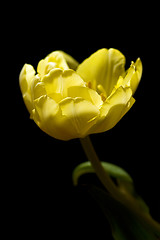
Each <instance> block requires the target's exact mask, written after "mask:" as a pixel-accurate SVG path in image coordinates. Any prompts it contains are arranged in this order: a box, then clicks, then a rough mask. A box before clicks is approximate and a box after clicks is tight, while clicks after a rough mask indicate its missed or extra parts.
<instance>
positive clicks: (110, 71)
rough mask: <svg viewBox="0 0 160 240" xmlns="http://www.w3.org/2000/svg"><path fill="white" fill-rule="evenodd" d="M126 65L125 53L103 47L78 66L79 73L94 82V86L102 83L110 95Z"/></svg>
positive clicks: (94, 87) (86, 79)
mask: <svg viewBox="0 0 160 240" xmlns="http://www.w3.org/2000/svg"><path fill="white" fill-rule="evenodd" d="M124 65H125V57H124V55H123V54H122V53H121V52H119V51H118V50H116V49H109V50H107V49H101V50H98V51H97V52H95V53H94V54H92V55H91V56H90V57H89V58H88V59H86V60H85V61H84V62H82V64H80V65H79V66H78V69H77V73H78V74H79V75H80V76H81V77H82V78H83V79H84V80H85V81H86V82H91V83H92V88H93V89H96V85H102V86H103V87H104V89H105V91H106V93H107V96H109V95H110V93H111V92H112V89H113V87H114V85H115V84H116V83H117V80H118V78H119V76H120V75H123V74H124V72H125V70H124Z"/></svg>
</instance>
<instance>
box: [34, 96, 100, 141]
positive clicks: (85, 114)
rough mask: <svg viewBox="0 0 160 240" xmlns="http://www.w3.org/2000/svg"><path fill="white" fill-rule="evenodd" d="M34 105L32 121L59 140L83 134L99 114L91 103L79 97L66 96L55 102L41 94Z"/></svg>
mask: <svg viewBox="0 0 160 240" xmlns="http://www.w3.org/2000/svg"><path fill="white" fill-rule="evenodd" d="M34 105H35V109H34V110H33V119H34V121H35V122H36V123H37V125H38V126H39V127H40V128H41V129H42V130H43V131H44V132H46V133H47V134H49V135H50V136H52V137H54V138H57V139H60V140H69V139H73V138H78V137H82V136H84V135H85V134H86V133H87V131H88V130H89V128H91V127H92V126H93V125H94V124H95V123H96V118H97V116H98V114H99V110H98V109H97V108H96V107H95V106H94V105H93V104H91V103H89V102H87V101H85V100H83V99H80V98H77V99H72V98H66V99H64V100H63V101H61V102H60V104H57V103H56V102H55V101H54V100H53V99H51V98H50V97H48V96H41V97H40V98H38V99H36V100H35V101H34Z"/></svg>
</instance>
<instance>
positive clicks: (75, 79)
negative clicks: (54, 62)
mask: <svg viewBox="0 0 160 240" xmlns="http://www.w3.org/2000/svg"><path fill="white" fill-rule="evenodd" d="M42 82H43V83H44V84H45V88H46V91H47V94H48V96H50V97H52V98H53V99H55V100H56V101H60V100H62V99H63V98H65V97H68V88H70V87H72V86H85V83H84V81H83V80H82V78H81V77H80V76H79V75H78V74H77V73H76V72H74V71H73V70H71V69H69V70H65V71H63V70H61V69H53V70H51V71H50V73H49V74H47V75H45V76H44V78H43V79H42ZM54 97H56V98H54ZM57 97H58V98H57Z"/></svg>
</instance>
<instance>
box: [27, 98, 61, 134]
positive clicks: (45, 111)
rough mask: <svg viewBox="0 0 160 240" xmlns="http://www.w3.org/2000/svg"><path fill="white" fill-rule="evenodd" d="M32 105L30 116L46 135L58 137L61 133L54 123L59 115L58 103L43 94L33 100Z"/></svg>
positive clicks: (58, 119)
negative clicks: (33, 107)
mask: <svg viewBox="0 0 160 240" xmlns="http://www.w3.org/2000/svg"><path fill="white" fill-rule="evenodd" d="M34 106H35V109H34V110H33V111H32V118H33V119H34V121H35V122H36V124H37V125H38V126H39V127H40V128H41V130H42V131H44V132H45V133H47V134H48V135H50V136H52V137H55V138H58V136H59V135H61V134H62V133H61V131H60V130H59V129H58V128H57V124H56V122H57V121H60V118H59V117H61V111H60V109H59V105H58V104H57V103H56V102H55V101H54V100H53V99H51V98H50V97H48V96H47V95H46V96H45V95H43V96H41V97H40V98H37V99H35V100H34Z"/></svg>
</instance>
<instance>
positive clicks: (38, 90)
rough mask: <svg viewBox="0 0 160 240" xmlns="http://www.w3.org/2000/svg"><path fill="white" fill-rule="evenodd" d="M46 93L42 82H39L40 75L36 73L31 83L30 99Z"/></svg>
mask: <svg viewBox="0 0 160 240" xmlns="http://www.w3.org/2000/svg"><path fill="white" fill-rule="evenodd" d="M46 94H47V92H46V89H45V85H44V83H43V82H41V80H40V77H39V76H38V75H36V76H35V77H34V79H33V81H32V83H31V96H32V101H34V100H35V99H36V98H39V97H41V96H43V95H46Z"/></svg>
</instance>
